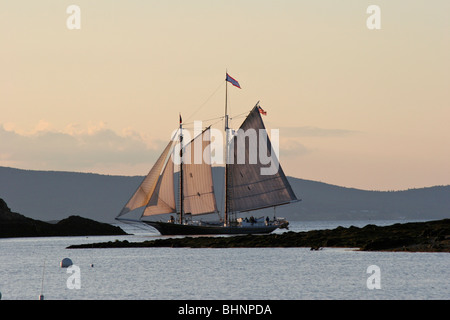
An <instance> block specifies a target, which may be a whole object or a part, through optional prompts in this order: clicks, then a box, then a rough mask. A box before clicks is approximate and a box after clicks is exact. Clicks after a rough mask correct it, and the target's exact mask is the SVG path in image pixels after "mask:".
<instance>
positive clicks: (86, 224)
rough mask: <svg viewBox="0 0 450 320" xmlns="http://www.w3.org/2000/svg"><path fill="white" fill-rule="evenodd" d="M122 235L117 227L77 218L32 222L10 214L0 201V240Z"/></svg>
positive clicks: (16, 214)
mask: <svg viewBox="0 0 450 320" xmlns="http://www.w3.org/2000/svg"><path fill="white" fill-rule="evenodd" d="M124 234H126V232H124V231H123V230H122V229H121V228H119V227H115V226H112V225H110V224H107V223H100V222H97V221H94V220H91V219H86V218H82V217H79V216H70V217H68V218H66V219H63V220H61V221H59V222H58V223H56V224H52V223H48V222H44V221H40V220H34V219H31V218H27V217H25V216H23V215H21V214H19V213H15V212H12V211H11V210H10V208H9V207H8V206H7V204H6V202H5V201H4V200H3V199H0V238H13V237H50V236H92V235H124Z"/></svg>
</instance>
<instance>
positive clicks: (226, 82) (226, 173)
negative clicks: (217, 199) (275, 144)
mask: <svg viewBox="0 0 450 320" xmlns="http://www.w3.org/2000/svg"><path fill="white" fill-rule="evenodd" d="M227 76H228V72H227V71H226V76H225V77H227ZM227 99H228V81H227V78H225V137H226V138H225V208H224V218H225V226H227V225H228V210H229V207H228V202H229V199H228V196H229V194H228V110H227V107H228V105H227Z"/></svg>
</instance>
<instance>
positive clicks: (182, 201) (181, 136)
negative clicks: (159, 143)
mask: <svg viewBox="0 0 450 320" xmlns="http://www.w3.org/2000/svg"><path fill="white" fill-rule="evenodd" d="M179 180H180V224H182V223H183V210H184V193H183V121H182V119H181V113H180V179H179Z"/></svg>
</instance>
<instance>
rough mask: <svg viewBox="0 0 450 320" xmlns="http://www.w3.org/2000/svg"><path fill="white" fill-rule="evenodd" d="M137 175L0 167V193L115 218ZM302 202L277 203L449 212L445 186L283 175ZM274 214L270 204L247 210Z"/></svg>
mask: <svg viewBox="0 0 450 320" xmlns="http://www.w3.org/2000/svg"><path fill="white" fill-rule="evenodd" d="M213 175H214V177H215V178H217V180H216V181H215V185H214V188H215V191H216V196H217V198H218V206H219V208H221V206H222V205H223V200H220V199H221V198H222V195H223V192H222V188H223V168H213ZM142 179H143V177H142V176H134V177H128V176H109V175H99V174H91V173H75V172H59V171H33V170H20V169H14V168H7V167H0V198H3V199H4V200H5V201H6V203H8V206H9V207H10V208H11V210H13V211H15V212H20V213H21V214H23V215H25V216H27V217H30V218H33V219H39V220H43V221H52V220H61V219H64V218H67V217H69V216H72V215H78V216H81V217H86V218H90V219H93V220H96V221H101V222H108V223H111V222H114V218H115V217H116V215H117V214H118V213H119V212H120V210H121V209H122V207H123V205H124V204H125V203H126V202H127V201H128V199H129V198H130V197H131V195H132V194H133V192H134V191H135V190H136V188H137V187H138V185H139V184H140V182H141V181H142ZM288 179H289V181H290V183H291V185H292V188H293V189H294V192H295V193H296V195H297V197H298V198H299V199H302V201H301V202H298V203H295V204H292V205H288V206H280V207H278V208H277V209H276V214H277V216H279V217H285V218H288V219H289V220H368V219H405V220H417V219H424V220H431V219H443V218H450V186H436V187H430V188H420V189H410V190H405V191H366V190H359V189H353V188H345V187H339V186H335V185H330V184H326V183H322V182H316V181H310V180H303V179H297V178H292V177H288ZM252 214H253V215H255V216H262V215H269V216H272V215H273V209H265V210H261V211H260V212H254V213H252Z"/></svg>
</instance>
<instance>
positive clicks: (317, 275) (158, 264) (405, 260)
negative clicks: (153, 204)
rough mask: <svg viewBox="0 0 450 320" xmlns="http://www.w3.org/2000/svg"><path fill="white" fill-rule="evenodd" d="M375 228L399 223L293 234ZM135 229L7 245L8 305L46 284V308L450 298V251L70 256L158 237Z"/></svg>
mask: <svg viewBox="0 0 450 320" xmlns="http://www.w3.org/2000/svg"><path fill="white" fill-rule="evenodd" d="M368 223H372V224H377V225H387V224H393V223H395V221H369V222H368V221H353V222H345V221H339V222H332V221H330V222H302V223H299V222H292V223H291V230H293V231H303V230H312V229H325V228H335V227H337V226H338V225H342V226H350V225H355V226H360V227H361V226H364V225H366V224H368ZM124 228H125V227H124ZM135 231H136V232H137V233H136V234H135V235H133V236H114V237H56V238H55V237H52V238H16V239H0V292H1V294H2V299H4V300H7V299H8V300H9V299H31V300H36V299H37V298H38V296H39V294H40V293H41V288H42V286H43V294H44V295H45V299H46V300H51V299H282V300H284V299H288V300H291V299H446V300H447V299H450V274H449V266H450V254H448V253H402V252H392V253H390V252H358V251H352V250H350V249H326V248H325V249H323V250H320V251H310V250H309V249H308V248H254V249H252V248H232V249H189V248H126V249H83V250H68V249H65V248H66V247H67V246H68V245H71V244H80V243H92V242H104V241H114V240H115V239H119V240H125V239H127V240H129V241H144V240H148V239H152V238H157V237H158V235H157V234H155V233H152V232H149V231H144V230H139V229H138V230H135ZM278 232H279V231H278ZM65 257H69V258H70V259H72V261H73V263H74V265H76V266H78V267H79V268H80V269H79V270H80V272H79V276H80V277H79V279H80V285H81V288H80V289H69V288H68V287H67V280H68V278H69V277H71V276H72V274H71V273H67V269H64V268H60V266H59V263H60V261H61V260H62V259H63V258H65ZM44 263H45V268H44ZM91 264H93V265H94V267H91ZM371 265H376V266H378V267H379V268H380V273H379V275H380V277H379V279H380V284H381V289H373V290H369V289H368V288H367V284H366V283H367V279H368V278H369V277H370V276H371V274H369V273H367V268H368V267H369V266H371ZM75 275H76V274H73V276H75ZM42 280H43V281H42ZM70 283H72V282H70Z"/></svg>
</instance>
